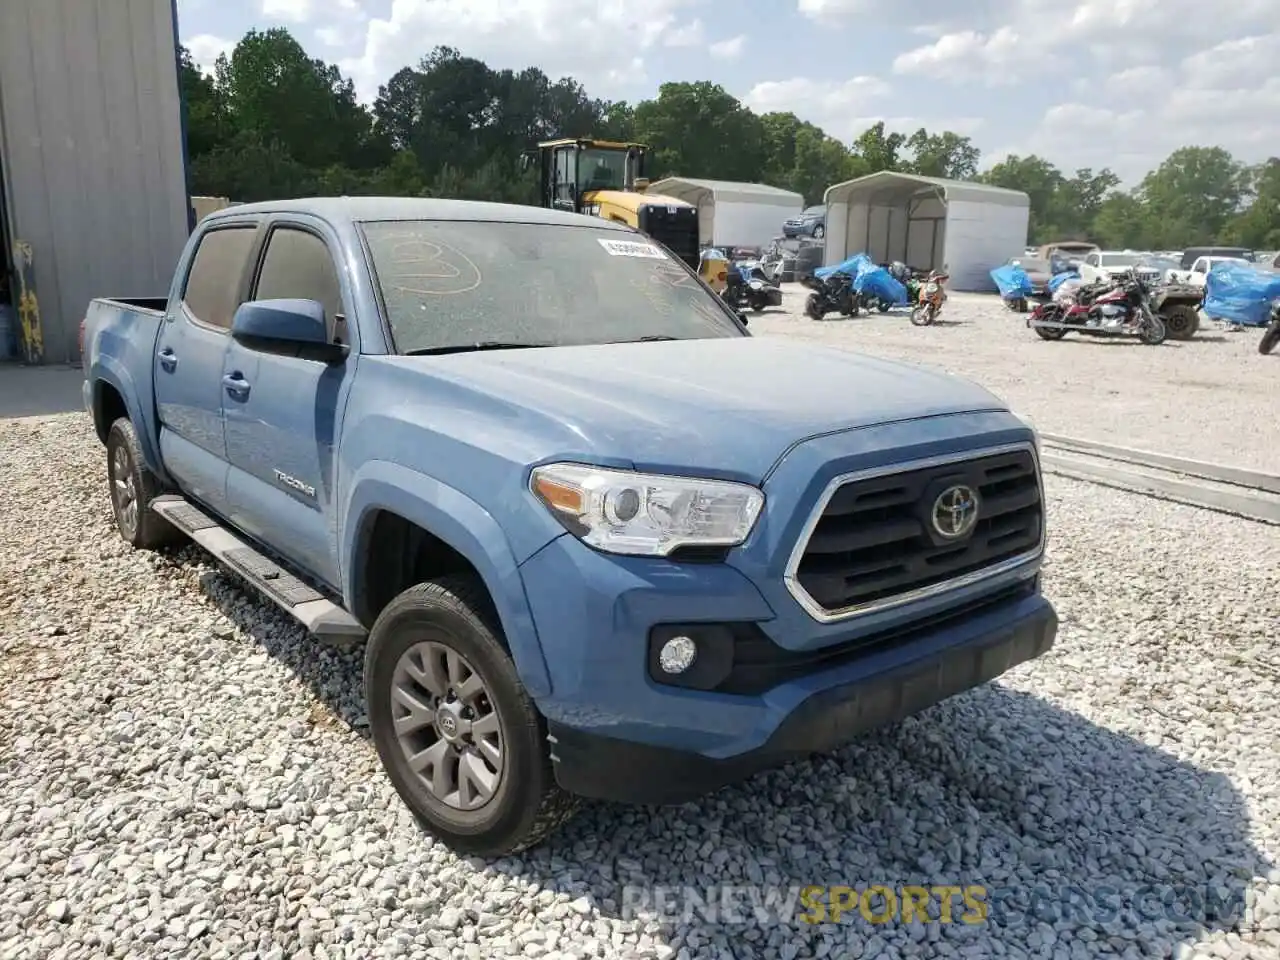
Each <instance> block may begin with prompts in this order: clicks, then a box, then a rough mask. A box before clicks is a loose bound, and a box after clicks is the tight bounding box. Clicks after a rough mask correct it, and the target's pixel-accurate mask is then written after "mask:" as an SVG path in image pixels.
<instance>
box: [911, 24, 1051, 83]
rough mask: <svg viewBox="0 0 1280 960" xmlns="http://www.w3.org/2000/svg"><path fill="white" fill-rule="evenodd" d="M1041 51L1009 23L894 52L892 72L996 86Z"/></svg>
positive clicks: (1036, 60)
mask: <svg viewBox="0 0 1280 960" xmlns="http://www.w3.org/2000/svg"><path fill="white" fill-rule="evenodd" d="M1045 54H1046V51H1045V50H1044V48H1043V47H1042V46H1041V45H1040V44H1038V43H1034V42H1028V41H1027V40H1026V39H1025V38H1024V37H1022V36H1021V35H1019V33H1018V32H1017V31H1016V30H1014V29H1013V28H1012V27H1000V28H999V29H997V30H995V31H994V32H992V33H989V34H987V33H979V32H977V31H975V30H964V31H961V32H960V33H948V34H944V35H943V36H941V37H939V38H938V39H937V40H936V41H935V42H933V43H931V44H928V45H926V46H923V47H916V48H915V49H913V50H908V51H906V52H905V53H900V54H898V56H896V57H895V58H894V60H893V72H894V73H898V74H919V75H920V76H925V77H931V78H933V79H937V80H952V81H957V80H971V79H982V80H985V81H986V82H987V83H989V84H991V85H993V86H997V85H1000V84H1005V83H1016V82H1017V81H1018V79H1019V78H1018V74H1019V72H1020V70H1021V68H1023V67H1028V66H1031V65H1034V64H1043V63H1044V61H1045Z"/></svg>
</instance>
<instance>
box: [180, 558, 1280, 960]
mask: <svg viewBox="0 0 1280 960" xmlns="http://www.w3.org/2000/svg"><path fill="white" fill-rule="evenodd" d="M187 556H188V554H186V552H185V551H184V552H180V553H178V554H174V555H171V556H170V561H171V562H177V563H179V564H184V562H185V559H186V557H187ZM190 556H192V557H193V556H194V554H191V555H190ZM201 585H202V587H203V589H204V591H205V593H206V594H207V595H208V596H209V597H210V599H212V600H213V601H214V603H216V604H217V606H218V607H219V609H220V610H221V612H222V613H223V614H224V615H225V616H226V617H227V618H228V619H229V620H230V621H231V622H233V623H234V624H235V625H236V626H237V627H239V628H240V629H241V630H243V631H245V632H246V633H247V634H249V635H250V636H251V637H252V638H253V639H254V641H255V642H256V643H257V644H259V645H260V646H261V647H262V649H263V650H264V651H265V652H267V653H268V654H269V655H271V656H272V657H275V658H276V659H277V660H279V661H280V662H281V663H282V664H283V665H284V666H286V667H287V668H288V669H289V670H290V671H291V672H292V673H293V674H294V675H295V676H297V677H298V679H299V680H301V681H302V682H303V683H305V684H306V685H307V687H308V688H309V689H310V690H311V691H312V693H314V694H315V696H316V697H317V698H318V699H319V700H320V701H321V702H323V703H324V704H325V706H326V707H327V708H328V711H331V716H328V717H320V718H317V717H313V718H312V722H317V723H334V724H335V725H337V726H339V727H340V728H345V729H350V730H352V731H354V732H355V733H357V734H358V735H359V736H361V737H364V738H366V739H367V738H368V730H367V727H366V721H365V715H364V703H363V692H362V682H361V670H362V653H363V650H362V648H358V649H354V650H349V651H339V650H335V649H333V648H331V647H326V646H322V645H320V644H318V643H317V642H316V641H315V640H314V639H313V638H311V637H310V636H308V635H307V634H306V633H305V632H304V631H303V630H302V629H301V628H300V627H299V626H297V625H296V624H295V623H294V622H293V621H292V620H291V619H290V618H289V617H287V616H286V615H284V614H283V613H280V612H277V611H276V610H275V609H274V607H272V606H271V605H270V604H269V603H267V602H266V601H263V600H260V599H259V598H258V597H257V595H256V593H255V592H254V591H253V590H252V588H249V587H247V586H244V585H242V584H241V583H240V581H239V580H238V579H237V578H236V577H234V576H233V575H232V574H229V573H225V572H217V573H208V574H205V575H204V576H202V578H201ZM318 712H320V711H317V713H318ZM472 863H476V861H472ZM482 869H485V870H489V871H496V872H498V873H502V874H508V875H518V876H519V878H520V879H521V880H523V881H524V882H527V883H531V884H533V885H535V886H537V887H538V888H540V889H545V890H553V891H558V892H563V893H565V894H567V895H568V896H570V897H573V898H580V897H583V896H585V897H586V898H587V900H588V901H590V903H591V904H592V906H594V907H595V908H596V909H597V910H599V911H600V913H601V914H602V915H603V916H605V917H608V918H614V919H624V920H637V921H639V923H640V928H641V929H642V930H643V931H646V932H647V933H648V935H649V936H651V937H652V938H653V940H654V941H655V942H656V943H661V944H665V945H667V946H669V947H670V948H672V949H673V951H679V950H680V949H681V948H686V949H687V950H688V952H689V955H691V956H693V955H701V954H702V953H706V954H707V955H710V956H716V955H719V956H724V957H733V958H747V957H764V956H770V957H784V958H791V957H796V956H813V955H816V956H824V955H829V956H832V957H844V956H860V955H861V956H875V955H879V954H880V952H881V951H882V949H883V948H884V947H885V946H886V945H887V944H893V945H894V946H895V947H896V948H897V949H898V950H899V951H902V952H905V953H906V954H907V955H919V954H921V953H924V954H926V955H927V954H929V953H930V952H931V949H930V948H931V946H932V945H933V944H935V943H936V944H937V946H938V948H939V951H938V952H939V954H943V953H945V954H948V955H950V954H952V953H954V952H955V951H957V950H963V953H961V954H960V955H964V956H975V957H985V956H989V955H992V951H993V950H994V951H995V952H998V953H1000V954H1006V953H1009V952H1010V951H1012V953H1013V955H1016V956H1025V955H1028V954H1033V955H1034V954H1037V953H1039V954H1040V955H1041V956H1046V957H1047V956H1050V955H1054V956H1056V955H1059V954H1057V953H1054V950H1055V948H1057V949H1059V950H1061V951H1065V952H1063V953H1061V955H1064V956H1066V955H1070V956H1077V955H1080V956H1084V955H1094V954H1097V953H1100V952H1101V953H1115V954H1122V953H1124V954H1126V955H1134V956H1169V955H1171V954H1172V952H1173V951H1174V949H1175V948H1176V947H1177V945H1178V944H1181V943H1184V942H1188V941H1193V940H1196V939H1198V938H1199V937H1201V936H1203V935H1204V934H1205V933H1206V932H1208V931H1214V930H1221V931H1237V932H1240V933H1242V934H1246V935H1247V933H1248V928H1246V921H1245V904H1246V900H1245V894H1246V890H1247V888H1248V886H1249V881H1250V880H1251V878H1253V877H1254V876H1257V875H1259V874H1265V873H1266V872H1267V870H1268V869H1270V865H1269V864H1267V863H1266V861H1265V860H1264V858H1263V857H1262V855H1261V854H1260V853H1259V852H1258V851H1256V850H1255V849H1254V848H1253V846H1252V845H1251V843H1250V841H1249V839H1248V813H1247V810H1246V807H1245V803H1244V799H1243V797H1242V796H1241V795H1240V794H1239V793H1238V792H1237V791H1236V789H1235V787H1234V786H1233V785H1232V783H1231V782H1230V780H1229V779H1228V778H1227V777H1225V776H1223V775H1221V774H1218V773H1214V772H1211V771H1207V770H1201V769H1197V768H1196V767H1193V766H1190V765H1188V764H1185V763H1182V762H1180V761H1178V760H1176V759H1175V758H1174V757H1172V756H1171V755H1170V754H1168V753H1166V752H1164V751H1163V750H1161V749H1159V748H1156V747H1151V746H1147V745H1146V744H1143V743H1141V742H1139V741H1137V740H1134V739H1132V738H1131V737H1128V736H1125V735H1122V734H1119V733H1116V732H1114V731H1111V730H1108V729H1106V728H1104V727H1099V726H1096V725H1095V724H1093V723H1090V722H1089V721H1087V720H1085V719H1084V718H1083V717H1081V716H1079V715H1077V714H1074V713H1071V712H1068V711H1065V710H1062V709H1059V708H1058V707H1055V706H1053V705H1051V704H1049V703H1047V702H1045V701H1044V700H1041V699H1039V698H1037V697H1033V696H1031V695H1028V694H1025V693H1021V692H1016V691H1012V690H1009V689H1007V688H1005V687H1003V686H1000V685H999V684H988V685H987V686H985V687H982V688H980V689H978V690H974V691H971V692H969V693H967V694H963V695H961V696H958V697H955V698H952V699H951V700H949V701H947V702H945V703H943V704H940V705H938V706H936V707H933V708H932V709H930V710H928V711H926V712H925V713H923V714H920V715H917V716H916V717H913V718H910V719H908V720H906V721H904V722H902V723H899V724H896V725H894V726H891V727H887V728H885V729H883V730H881V731H879V732H878V733H876V734H872V735H869V736H867V737H864V738H862V739H861V740H859V741H857V742H855V743H854V744H851V745H850V746H848V747H846V748H845V749H843V750H841V751H839V752H838V753H835V754H832V755H824V756H815V757H813V758H811V759H810V760H808V761H802V762H798V763H794V764H792V765H790V766H788V767H785V768H783V769H780V770H776V771H772V772H769V773H765V774H762V775H760V776H757V777H755V778H753V779H751V780H750V781H748V782H746V783H744V784H742V785H739V786H735V787H730V788H727V789H725V790H722V791H720V792H719V793H717V794H715V795H712V796H709V797H707V798H704V799H703V800H701V801H699V802H696V803H690V804H685V805H683V806H679V807H667V808H645V807H627V806H622V805H611V804H603V803H591V804H588V805H587V806H586V807H585V809H584V810H583V812H582V813H581V814H580V815H579V817H578V818H577V819H576V820H574V821H572V822H571V823H569V824H568V825H567V826H566V827H564V828H563V829H562V830H561V831H560V833H558V834H557V835H556V836H555V837H554V838H553V839H552V840H551V841H550V842H549V843H547V844H545V845H544V846H542V847H540V848H538V849H536V850H532V851H529V852H527V853H525V854H523V855H521V856H519V857H509V858H504V859H501V860H496V861H493V862H491V863H489V864H487V865H486V866H484V867H483V868H482ZM805 888H812V889H809V890H807V891H806V889H805ZM873 888H879V889H873ZM944 901H945V903H946V907H945V908H944V906H943V904H944ZM913 904H914V906H913ZM833 909H834V910H836V911H838V913H837V914H836V918H837V919H838V922H834V923H833V922H831V921H832V919H833ZM913 910H915V911H916V912H915V913H914V916H913ZM806 917H807V918H809V920H806V919H805V918H806ZM922 918H927V919H922ZM472 919H473V920H474V919H475V917H473V918H472ZM810 920H812V921H818V922H809V921H810ZM823 921H825V922H823ZM943 921H945V922H943ZM482 936H483V934H482ZM996 942H999V946H998V947H995V946H994V943H996ZM606 943H607V939H606ZM965 948H967V949H965ZM1126 951H1128V952H1127V953H1126ZM895 955H896V954H895Z"/></svg>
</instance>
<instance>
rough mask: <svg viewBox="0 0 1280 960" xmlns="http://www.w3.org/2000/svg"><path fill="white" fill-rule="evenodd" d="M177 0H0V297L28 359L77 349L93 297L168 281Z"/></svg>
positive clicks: (180, 200) (172, 250)
mask: <svg viewBox="0 0 1280 960" xmlns="http://www.w3.org/2000/svg"><path fill="white" fill-rule="evenodd" d="M175 7H176V4H175V2H174V0H0V173H2V174H3V175H2V177H0V184H2V185H3V189H2V190H0V205H2V207H3V209H0V227H2V228H3V232H4V238H3V239H4V243H3V247H2V248H0V253H2V254H3V258H2V259H0V268H2V269H0V277H4V278H5V280H0V303H3V302H4V301H5V300H6V299H7V300H8V301H9V303H10V305H11V307H12V308H14V312H15V313H16V315H17V317H18V323H17V327H18V335H19V344H18V346H19V353H20V356H21V358H22V359H23V360H25V361H27V362H30V363H40V362H44V363H60V362H75V361H77V360H78V358H79V347H78V339H79V327H80V320H81V319H82V318H83V316H84V310H85V307H86V306H87V305H88V303H89V300H90V299H92V298H93V297H97V296H159V295H162V294H163V293H166V292H167V291H168V288H169V281H170V278H171V276H172V272H173V267H174V264H175V263H176V262H177V258H178V254H179V252H180V251H181V249H182V245H183V244H184V242H185V241H186V238H187V235H188V232H189V230H190V216H191V215H190V208H189V200H188V187H187V170H186V156H185V150H184V131H183V121H182V104H181V97H180V95H179V89H178V66H177V64H178V59H177V46H178V34H177V12H176V9H175ZM6 281H7V282H6ZM24 294H25V295H24ZM0 376H4V372H3V367H0Z"/></svg>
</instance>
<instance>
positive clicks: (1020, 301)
mask: <svg viewBox="0 0 1280 960" xmlns="http://www.w3.org/2000/svg"><path fill="white" fill-rule="evenodd" d="M991 279H992V280H993V281H994V282H995V285H996V289H997V290H998V291H1000V299H1002V300H1003V301H1004V303H1005V306H1007V307H1008V308H1009V309H1010V310H1016V311H1017V312H1018V313H1025V312H1026V310H1027V300H1029V299H1030V298H1031V297H1032V296H1034V295H1035V286H1034V285H1033V284H1032V282H1031V277H1030V276H1029V275H1028V273H1027V271H1026V270H1025V269H1024V268H1023V267H1022V265H1021V264H1020V263H1019V262H1018V261H1017V260H1016V259H1015V260H1010V261H1009V262H1008V263H1006V264H1005V265H1004V266H1002V267H996V268H995V269H994V270H992V271H991Z"/></svg>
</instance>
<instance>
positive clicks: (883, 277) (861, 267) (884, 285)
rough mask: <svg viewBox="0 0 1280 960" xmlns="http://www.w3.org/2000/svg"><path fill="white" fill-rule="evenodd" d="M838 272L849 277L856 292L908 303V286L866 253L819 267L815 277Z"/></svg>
mask: <svg viewBox="0 0 1280 960" xmlns="http://www.w3.org/2000/svg"><path fill="white" fill-rule="evenodd" d="M837 273H840V274H845V275H846V276H848V277H849V279H850V281H851V282H852V285H853V290H854V292H855V293H858V294H863V293H869V294H872V295H873V296H875V297H877V298H878V299H880V300H886V301H888V302H889V303H891V304H897V305H899V306H903V305H905V304H906V303H907V288H906V287H904V286H903V285H902V284H901V283H900V282H899V281H898V280H896V279H894V277H893V275H892V274H890V273H889V271H888V270H886V269H885V268H884V267H882V266H880V265H879V264H878V263H876V262H875V261H874V260H872V259H871V258H870V257H869V256H867V255H866V254H865V253H857V254H854V255H853V256H852V257H850V258H849V259H848V260H845V261H843V262H841V263H837V264H834V265H832V266H830V267H819V268H818V269H817V270H815V271H813V275H814V277H815V278H816V279H818V280H825V279H826V278H827V277H829V276H832V275H833V274H837Z"/></svg>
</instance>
